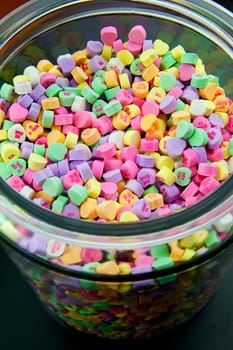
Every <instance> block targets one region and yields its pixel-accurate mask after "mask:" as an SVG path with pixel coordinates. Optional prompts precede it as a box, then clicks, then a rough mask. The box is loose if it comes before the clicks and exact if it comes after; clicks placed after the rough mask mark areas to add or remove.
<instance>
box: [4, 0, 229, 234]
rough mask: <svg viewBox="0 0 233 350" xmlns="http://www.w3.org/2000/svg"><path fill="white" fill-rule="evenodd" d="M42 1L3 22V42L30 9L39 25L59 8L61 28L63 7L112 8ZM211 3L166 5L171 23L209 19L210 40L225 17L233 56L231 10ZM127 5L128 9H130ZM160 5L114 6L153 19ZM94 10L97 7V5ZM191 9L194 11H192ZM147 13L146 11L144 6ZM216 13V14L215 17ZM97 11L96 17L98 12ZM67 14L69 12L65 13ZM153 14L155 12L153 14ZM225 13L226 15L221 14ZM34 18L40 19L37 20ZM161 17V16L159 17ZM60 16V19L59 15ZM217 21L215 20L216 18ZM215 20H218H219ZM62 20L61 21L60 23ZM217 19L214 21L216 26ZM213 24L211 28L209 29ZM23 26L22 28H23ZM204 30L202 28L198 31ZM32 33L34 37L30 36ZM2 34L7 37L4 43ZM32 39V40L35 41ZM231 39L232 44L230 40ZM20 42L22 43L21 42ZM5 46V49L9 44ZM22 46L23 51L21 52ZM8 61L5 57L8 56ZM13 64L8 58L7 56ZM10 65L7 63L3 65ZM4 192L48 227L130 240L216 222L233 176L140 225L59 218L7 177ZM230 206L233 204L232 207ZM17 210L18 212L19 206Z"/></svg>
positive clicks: (177, 0) (137, 1)
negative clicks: (196, 199)
mask: <svg viewBox="0 0 233 350" xmlns="http://www.w3.org/2000/svg"><path fill="white" fill-rule="evenodd" d="M36 3H37V1H32V2H30V3H29V4H28V5H27V4H26V5H23V6H22V7H21V8H19V9H18V10H16V11H15V12H13V13H12V15H10V16H7V18H6V20H2V21H1V22H0V26H1V27H2V28H3V30H2V33H4V30H5V29H7V31H8V32H6V34H0V41H1V40H2V41H3V42H5V40H6V41H7V40H9V41H11V40H14V36H17V35H18V34H19V32H20V26H22V27H24V26H25V25H26V22H23V21H21V22H20V21H19V16H20V14H21V11H25V14H26V15H27V16H28V19H27V16H25V21H28V23H30V22H33V21H34V22H35V21H36V20H38V21H39V22H38V23H43V21H42V20H41V22H40V19H41V18H42V17H43V15H44V14H43V11H45V13H46V15H47V16H48V18H49V19H50V20H51V18H54V17H52V11H53V6H54V8H55V9H56V10H57V12H58V14H59V15H60V17H59V16H57V17H58V19H55V21H57V26H59V25H61V24H62V23H63V21H64V18H62V17H61V14H62V13H61V11H62V10H61V9H62V8H63V6H64V9H65V10H67V9H68V7H71V6H74V7H75V6H77V8H78V6H79V4H80V5H81V4H83V6H84V8H85V10H84V12H85V11H86V13H84V15H82V14H80V16H81V17H84V18H85V16H86V17H88V16H89V15H90V16H91V15H93V16H97V15H100V14H101V11H100V9H101V7H104V6H106V4H107V3H108V1H105V0H102V1H101V0H100V1H87V0H83V1H51V2H49V4H47V2H46V1H44V0H42V1H41V2H40V5H41V8H40V9H37V4H36ZM205 3H206V4H207V5H208V8H207V10H206V9H203V8H202V5H203V2H202V1H200V0H196V1H193V2H192V3H190V2H186V1H182V0H174V1H171V2H166V8H167V11H168V14H169V16H170V20H172V21H174V22H175V21H179V22H181V19H179V16H178V15H179V13H181V11H184V14H185V16H186V18H185V22H184V23H185V25H187V26H188V27H190V28H194V27H195V25H196V27H197V30H200V26H201V23H202V21H201V20H202V18H201V17H199V16H202V12H203V16H206V18H207V19H206V18H205V17H204V20H203V26H204V25H205V30H204V33H205V35H206V36H207V38H208V37H209V36H210V33H211V30H212V28H214V26H215V25H216V28H218V23H216V22H217V18H219V19H220V23H221V25H222V23H223V22H224V23H226V25H225V27H224V30H223V31H221V29H220V28H219V29H216V31H219V32H220V33H221V35H220V36H219V40H220V44H221V46H222V49H223V50H225V51H226V52H227V54H228V55H229V56H230V54H232V52H231V49H230V46H231V45H230V43H231V41H230V39H231V40H232V38H230V35H228V29H229V22H228V21H225V20H224V21H223V20H222V18H223V17H224V19H225V17H227V18H228V19H229V18H230V17H232V15H231V13H230V12H229V11H227V10H225V9H224V11H223V9H222V7H221V6H219V5H217V4H215V3H213V2H212V1H208V0H206V1H205ZM126 5H127V6H126ZM155 5H156V6H158V8H162V7H165V6H164V2H163V1H156V0H155V1H149V0H147V1H141V0H129V1H121V0H118V1H115V2H114V5H113V6H112V8H114V9H115V10H117V12H118V14H120V12H122V11H123V12H122V13H126V12H127V11H129V12H130V13H131V14H132V15H134V14H137V11H139V10H142V7H143V6H145V10H143V14H144V15H146V16H149V15H150V13H152V12H150V11H151V10H152V9H153V6H155ZM91 6H93V8H92V7H91ZM186 6H187V7H188V8H189V9H188V10H187V8H186ZM33 9H34V10H35V11H36V15H34V14H33V11H32V10H33ZM143 9H144V7H143ZM193 9H195V11H196V13H195V14H193V16H194V18H193V23H192V22H191V23H188V22H187V18H188V17H190V18H191V15H192V12H191V11H192V10H193ZM211 10H214V11H213V13H212V15H213V16H212V15H211ZM94 11H96V13H95V12H94ZM64 13H66V11H64ZM104 13H107V14H109V13H110V6H109V4H108V6H106V9H105V10H104ZM151 15H152V14H151ZM220 15H223V17H222V16H220ZM33 16H34V17H33ZM154 16H155V15H154ZM55 17H56V16H55ZM158 17H159V18H162V19H163V18H164V16H163V15H162V14H158ZM212 17H213V18H212ZM214 18H215V19H216V21H214ZM74 19H75V18H73V20H74ZM15 20H18V23H16V26H15V27H12V26H11V24H13V23H14V21H15ZM59 21H60V22H59ZM212 21H213V22H212ZM209 25H210V27H208V26H209ZM17 26H18V27H17ZM50 28H52V23H51V22H49V24H48V27H46V29H47V30H49V29H50ZM198 28H199V29H198ZM46 29H44V32H46ZM33 30H35V27H33ZM24 35H25V37H24V40H25V41H24V42H23V43H22V45H25V42H26V43H27V40H29V39H28V38H29V37H28V36H27V35H26V34H24ZM28 35H29V34H28ZM1 36H2V39H1ZM32 38H33V36H32V37H30V39H32ZM217 39H218V37H217V34H215V35H214V36H213V40H214V42H216V41H217ZM224 39H226V40H224ZM16 40H17V39H16ZM3 46H4V45H3ZM21 48H22V47H21V46H20V47H19V49H20V50H21ZM4 55H5V52H3V56H4ZM3 60H4V58H3ZM5 60H6V61H7V60H8V59H7V58H5ZM3 64H5V63H3ZM0 191H1V193H2V195H3V196H5V197H6V198H9V199H10V200H11V201H12V204H13V207H14V206H16V207H18V208H20V209H22V210H23V211H25V213H26V214H27V215H29V216H32V217H33V218H35V219H36V220H37V221H38V222H40V223H46V224H48V225H51V226H52V227H53V228H55V227H58V228H60V229H64V231H69V232H72V233H74V234H75V233H76V232H81V233H84V234H86V235H87V236H88V235H92V234H94V235H98V236H100V237H105V236H109V237H113V236H115V237H119V236H120V237H129V236H132V237H133V236H143V235H145V234H149V233H157V232H158V233H159V232H163V231H167V232H168V233H167V234H168V235H169V231H170V232H171V230H172V229H174V227H179V226H184V225H186V224H188V223H191V224H192V225H193V223H194V222H195V224H197V225H201V224H202V223H204V222H205V215H206V214H207V213H208V216H209V214H210V213H212V218H213V219H214V218H215V211H216V208H218V209H219V212H221V207H222V206H223V204H224V208H225V207H226V205H231V204H230V201H232V195H233V179H232V176H231V177H229V179H227V180H226V181H225V182H224V183H223V184H221V186H220V188H218V189H217V190H215V191H214V192H213V193H211V194H209V195H208V196H206V197H205V198H203V199H202V200H201V201H199V202H198V203H196V204H195V205H193V206H192V207H187V208H185V209H184V210H181V211H178V212H175V213H172V214H170V215H166V216H163V217H162V216H161V217H156V218H151V219H148V220H141V221H137V222H130V223H118V222H117V223H111V222H106V223H99V222H96V221H94V222H92V221H85V220H77V219H72V218H69V217H64V216H61V215H59V214H56V213H54V212H52V211H48V210H46V209H43V208H41V207H39V206H38V205H36V204H34V203H33V202H31V201H29V200H27V199H26V198H24V197H23V196H21V195H20V194H18V193H17V192H15V190H13V189H12V188H10V187H9V186H8V185H7V184H6V183H5V181H4V180H3V179H1V178H0ZM228 203H229V204H228ZM13 207H12V208H13ZM5 210H6V211H7V210H8V211H10V210H11V209H10V206H9V205H8V206H5Z"/></svg>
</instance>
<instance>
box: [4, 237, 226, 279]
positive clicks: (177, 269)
mask: <svg viewBox="0 0 233 350" xmlns="http://www.w3.org/2000/svg"><path fill="white" fill-rule="evenodd" d="M0 244H1V245H2V246H3V248H5V249H7V248H6V247H8V248H9V249H11V250H14V251H16V252H17V254H20V255H21V256H22V257H23V258H25V259H26V260H27V261H30V262H31V263H32V264H34V265H38V266H39V267H41V268H46V269H47V270H48V271H49V272H50V273H54V274H57V275H58V277H59V275H60V274H62V275H63V274H64V275H66V276H68V277H70V278H80V279H87V280H91V281H99V282H106V283H114V282H116V283H118V282H123V283H124V282H126V283H128V282H133V281H146V280H149V279H156V278H159V277H166V276H171V275H174V276H176V275H177V274H182V273H186V272H188V271H189V270H192V269H195V268H201V267H202V266H203V265H206V264H208V263H211V262H212V260H213V259H217V258H218V257H220V256H223V255H224V254H226V253H227V252H228V251H230V250H231V249H232V247H233V237H232V236H230V237H229V238H228V239H227V240H226V241H224V242H223V243H222V244H221V245H216V246H215V247H214V248H213V249H210V250H209V251H208V252H207V253H205V254H202V255H199V256H197V257H196V258H194V259H192V260H188V261H183V262H182V263H181V264H178V265H173V266H172V267H168V268H165V269H162V270H152V271H148V272H139V273H137V274H129V275H120V274H118V275H107V274H96V273H90V272H85V271H83V270H80V271H79V270H75V269H70V268H69V266H66V265H58V264H54V263H51V262H50V261H47V260H45V259H42V258H41V257H39V256H37V255H35V254H32V253H30V252H28V251H25V250H24V249H23V248H21V247H20V246H18V245H17V244H16V243H14V242H12V241H10V240H9V239H8V238H6V237H4V239H3V241H1V242H0ZM29 267H30V265H29Z"/></svg>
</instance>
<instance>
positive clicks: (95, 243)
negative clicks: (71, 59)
mask: <svg viewBox="0 0 233 350" xmlns="http://www.w3.org/2000/svg"><path fill="white" fill-rule="evenodd" d="M22 14H23V16H22ZM137 24H141V25H143V26H144V28H145V29H146V32H147V35H148V38H155V37H156V38H159V39H161V40H163V41H165V42H166V43H167V44H168V45H169V46H170V47H175V46H176V45H182V46H183V47H185V49H186V50H187V51H191V52H196V53H197V54H198V55H199V57H201V59H202V60H203V62H204V63H205V67H206V71H207V72H208V74H212V75H213V76H217V77H218V78H219V80H220V82H221V86H222V87H223V88H224V91H225V93H226V95H227V96H229V98H232V96H231V95H232V90H231V86H232V78H231V74H230V73H231V72H232V68H233V65H232V29H231V28H232V15H231V13H230V12H229V11H227V10H226V9H224V8H223V7H221V6H219V5H217V4H215V3H213V2H211V1H206V2H205V3H204V6H203V2H202V1H198V0H196V1H192V2H189V1H178V0H177V1H163V2H161V1H156V0H154V1H139V0H129V1H114V2H109V1H106V0H96V1H44V0H42V1H40V6H38V2H37V1H30V2H29V3H27V4H25V5H24V6H22V7H20V8H18V9H17V10H15V11H14V12H12V13H11V14H10V15H8V16H6V17H5V18H4V19H3V20H2V21H1V22H0V28H1V30H0V32H1V34H0V42H1V59H0V72H1V73H0V77H1V80H2V82H9V83H10V82H11V80H12V78H13V77H14V76H15V75H17V74H21V73H22V71H23V70H24V68H25V67H27V66H29V65H36V64H37V62H38V61H39V60H40V59H43V58H47V59H49V60H50V61H52V62H56V58H57V57H58V56H59V55H64V54H67V53H72V52H73V51H75V50H77V49H82V48H84V47H85V44H86V42H87V41H88V40H99V35H100V30H101V29H102V28H103V27H104V26H109V25H112V26H115V27H117V29H118V33H119V37H120V38H123V40H126V39H127V33H128V32H129V31H130V29H131V28H132V26H134V25H137ZM228 163H229V166H228V167H229V175H230V173H231V171H230V169H231V168H232V165H231V163H232V159H231V158H229V161H228ZM0 193H1V202H0V208H1V214H0V230H1V242H2V245H3V247H4V248H5V250H6V252H7V253H8V254H9V256H10V257H11V258H12V260H13V261H14V262H15V264H16V265H17V266H18V268H19V270H20V271H21V272H22V273H23V275H24V276H25V278H26V280H27V281H28V282H29V284H30V285H31V287H32V288H33V289H34V290H35V292H36V294H37V296H38V298H39V299H40V300H41V302H42V303H43V304H44V305H45V306H46V308H47V310H48V312H50V313H52V315H53V316H54V317H55V319H57V320H58V321H59V322H61V323H62V324H64V325H66V326H69V327H71V328H73V329H75V330H77V331H81V332H85V333H90V334H95V335H97V336H101V337H106V338H113V339H116V338H128V337H129V338H130V337H133V338H141V337H150V336H152V335H153V336H154V335H157V334H161V333H164V332H167V331H168V330H170V329H173V328H175V327H177V326H178V325H180V324H182V323H184V322H186V321H187V320H189V319H191V318H192V317H193V316H194V315H195V314H197V313H198V312H199V311H200V310H201V309H202V308H203V307H204V305H206V303H207V302H208V301H209V299H210V297H211V296H212V295H213V294H214V292H215V290H216V288H217V287H218V285H219V283H220V281H221V279H222V278H223V276H224V274H225V272H226V271H227V269H228V267H229V265H230V263H231V261H232V259H231V256H232V251H233V238H232V223H233V216H232V215H233V210H232V204H233V197H232V195H233V186H232V176H228V178H227V179H226V180H225V181H224V182H223V183H222V184H221V186H220V187H219V188H218V189H216V190H215V191H214V192H212V193H211V194H209V195H206V196H205V197H204V198H203V199H202V200H200V201H199V202H197V203H196V204H194V205H192V206H189V207H187V208H185V210H183V209H182V210H177V211H176V212H174V213H170V214H169V215H157V216H156V217H154V218H151V219H149V220H141V221H137V222H128V223H119V222H117V223H115V222H106V223H102V222H97V221H91V220H77V219H73V218H70V217H67V216H63V215H60V214H58V213H55V212H52V211H48V210H46V209H43V208H42V207H40V206H38V205H36V204H34V203H33V202H32V201H29V200H28V199H27V198H25V197H23V196H22V195H20V194H19V193H17V192H16V191H15V190H13V189H12V188H11V187H10V186H8V185H7V184H6V183H5V181H4V180H3V179H2V178H0ZM51 247H52V249H51ZM48 251H49V253H48Z"/></svg>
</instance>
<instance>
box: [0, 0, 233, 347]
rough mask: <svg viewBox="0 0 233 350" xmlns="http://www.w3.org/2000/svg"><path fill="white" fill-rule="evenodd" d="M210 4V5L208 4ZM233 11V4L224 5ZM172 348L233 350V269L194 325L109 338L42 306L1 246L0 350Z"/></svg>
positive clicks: (227, 1)
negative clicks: (75, 326)
mask: <svg viewBox="0 0 233 350" xmlns="http://www.w3.org/2000/svg"><path fill="white" fill-rule="evenodd" d="M203 2H204V1H203ZM218 2H219V3H220V4H223V5H225V6H226V7H228V8H229V9H230V10H231V11H232V10H233V2H232V0H225V1H223V0H222V1H221V0H219V1H218ZM136 345H139V346H145V348H146V347H147V346H148V347H153V349H164V348H165V347H167V348H169V347H171V349H172V350H194V349H195V350H196V349H201V350H202V349H205V350H219V349H222V350H232V349H233V265H232V266H231V268H230V269H229V271H228V273H227V274H226V276H225V278H224V280H223V281H222V283H221V284H220V286H219V288H218V290H217V292H216V293H215V295H214V296H213V297H212V298H211V300H210V301H209V303H208V305H207V306H206V307H205V308H204V309H203V310H202V311H201V312H200V313H199V314H198V315H197V316H196V317H195V318H193V319H192V320H191V321H189V322H188V323H186V324H185V325H184V326H182V327H180V328H179V329H178V330H176V331H173V332H170V333H169V334H167V335H166V336H160V337H156V338H151V339H143V340H131V341H129V340H127V341H126V340H107V339H101V338H96V337H92V336H89V335H88V336H87V335H85V334H81V333H79V334H78V335H76V336H74V334H73V333H70V332H68V331H67V330H66V329H64V328H63V327H62V326H60V325H59V324H58V323H57V322H56V321H55V320H54V319H53V318H52V317H51V316H50V315H49V314H48V313H47V311H46V310H45V309H44V308H43V307H42V305H41V304H40V302H39V301H38V300H37V299H36V297H35V295H34V293H33V291H32V290H31V288H30V287H29V286H28V284H27V283H26V282H25V280H24V279H23V277H22V276H21V275H20V273H19V272H18V270H17V269H16V267H15V266H14V265H13V263H12V262H11V261H10V260H9V258H8V257H7V256H6V254H5V253H4V251H3V250H2V248H1V247H0V349H1V350H5V349H7V350H13V349H14V350H15V349H18V350H37V349H38V350H63V349H67V350H68V349H69V350H73V349H74V350H75V349H80V348H81V347H82V346H85V348H86V349H92V347H94V348H95V349H98V350H99V349H101V350H103V349H104V350H105V349H110V348H111V347H113V348H114V347H115V348H116V347H118V346H119V347H121V348H122V349H123V348H128V347H130V346H131V347H132V346H136Z"/></svg>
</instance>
